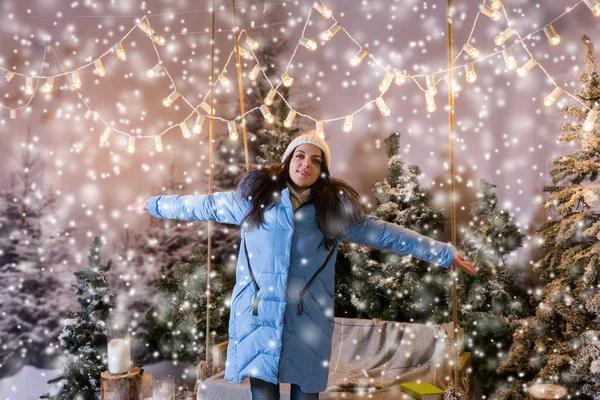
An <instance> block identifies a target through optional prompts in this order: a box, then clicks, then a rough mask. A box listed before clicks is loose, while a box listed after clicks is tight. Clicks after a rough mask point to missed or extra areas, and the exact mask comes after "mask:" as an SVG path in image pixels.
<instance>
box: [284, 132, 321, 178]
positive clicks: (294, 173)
mask: <svg viewBox="0 0 600 400" xmlns="http://www.w3.org/2000/svg"><path fill="white" fill-rule="evenodd" d="M323 161H324V160H323V152H322V151H321V149H320V148H318V147H317V146H315V145H314V144H308V143H306V144H301V145H300V146H298V147H296V148H295V149H294V153H293V154H292V159H291V161H290V178H291V180H292V182H293V183H294V185H295V186H297V187H299V188H308V187H310V186H312V185H313V184H314V183H315V182H316V181H317V179H319V176H320V175H321V164H322V163H323Z"/></svg>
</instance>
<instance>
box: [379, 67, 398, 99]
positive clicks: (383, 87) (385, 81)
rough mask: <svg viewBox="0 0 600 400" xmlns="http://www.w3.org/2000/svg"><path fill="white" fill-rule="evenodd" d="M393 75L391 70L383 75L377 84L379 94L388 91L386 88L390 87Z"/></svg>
mask: <svg viewBox="0 0 600 400" xmlns="http://www.w3.org/2000/svg"><path fill="white" fill-rule="evenodd" d="M394 77H395V75H394V74H393V73H391V72H388V73H386V74H385V77H384V78H383V80H382V81H381V83H380V84H379V91H380V92H381V94H383V93H385V92H387V91H388V89H389V88H390V85H391V84H392V81H393V80H394Z"/></svg>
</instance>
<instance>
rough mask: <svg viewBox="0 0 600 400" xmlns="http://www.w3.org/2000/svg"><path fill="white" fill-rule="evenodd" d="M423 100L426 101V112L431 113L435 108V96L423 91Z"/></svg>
mask: <svg viewBox="0 0 600 400" xmlns="http://www.w3.org/2000/svg"><path fill="white" fill-rule="evenodd" d="M425 102H426V103H427V112H429V113H432V112H434V111H435V110H436V108H437V106H436V104H435V97H433V95H432V94H431V93H429V92H427V91H426V92H425Z"/></svg>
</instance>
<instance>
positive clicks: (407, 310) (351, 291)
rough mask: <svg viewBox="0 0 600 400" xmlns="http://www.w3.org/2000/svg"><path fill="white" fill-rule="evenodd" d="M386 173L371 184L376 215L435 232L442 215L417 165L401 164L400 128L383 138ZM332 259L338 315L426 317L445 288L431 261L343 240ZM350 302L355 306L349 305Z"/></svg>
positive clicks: (441, 273) (421, 319) (440, 271)
mask: <svg viewBox="0 0 600 400" xmlns="http://www.w3.org/2000/svg"><path fill="white" fill-rule="evenodd" d="M385 142H386V152H387V155H388V157H389V162H388V176H387V178H386V179H385V180H384V181H383V182H378V183H376V184H375V185H374V187H373V193H374V194H375V197H376V198H377V204H378V208H377V210H376V211H375V213H374V214H375V215H376V216H377V217H379V218H381V219H382V220H384V221H387V222H392V223H395V224H398V225H401V226H403V227H406V228H408V229H411V230H414V231H417V232H419V233H421V234H424V235H427V236H430V237H434V238H435V237H439V235H440V233H441V232H442V231H443V229H444V226H445V219H444V216H443V214H442V213H441V212H440V211H439V210H435V209H434V208H433V207H432V206H431V204H430V203H431V197H430V195H429V194H428V193H427V192H426V191H425V190H424V189H423V188H422V187H421V185H420V182H419V177H420V175H421V171H420V169H419V167H417V166H415V165H411V166H409V167H406V166H405V164H404V161H403V160H402V158H401V157H400V156H399V155H398V154H397V153H398V150H399V148H400V134H399V133H393V134H392V135H390V136H389V137H388V139H386V141H385ZM340 253H341V255H342V256H341V257H338V262H337V265H336V277H337V281H338V282H337V285H336V292H337V296H336V307H337V310H336V312H337V313H338V315H340V316H347V317H357V316H358V317H361V318H378V319H385V320H391V321H413V322H417V321H418V322H426V321H428V320H429V318H430V317H431V313H432V312H433V310H434V309H436V307H439V306H440V305H441V303H440V302H441V301H442V299H443V294H444V290H443V289H444V282H445V281H446V280H447V278H446V277H445V276H444V270H443V269H442V268H440V267H436V266H435V265H431V264H428V263H425V262H423V261H420V260H416V259H414V258H412V257H408V256H407V257H401V256H398V255H396V254H393V253H387V252H382V251H379V250H375V249H371V248H367V247H365V246H361V245H357V244H347V243H343V244H342V246H341V247H340ZM349 303H351V304H352V306H353V307H354V310H352V309H351V308H349V307H348V305H349Z"/></svg>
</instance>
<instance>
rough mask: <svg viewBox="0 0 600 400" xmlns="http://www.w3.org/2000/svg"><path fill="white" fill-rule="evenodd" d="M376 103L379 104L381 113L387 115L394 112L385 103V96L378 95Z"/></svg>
mask: <svg viewBox="0 0 600 400" xmlns="http://www.w3.org/2000/svg"><path fill="white" fill-rule="evenodd" d="M375 104H376V105H377V108H379V111H380V112H381V115H383V116H384V117H387V116H389V115H390V114H391V113H392V111H391V110H390V108H389V107H388V106H387V104H385V101H384V100H383V97H378V98H377V99H375Z"/></svg>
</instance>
